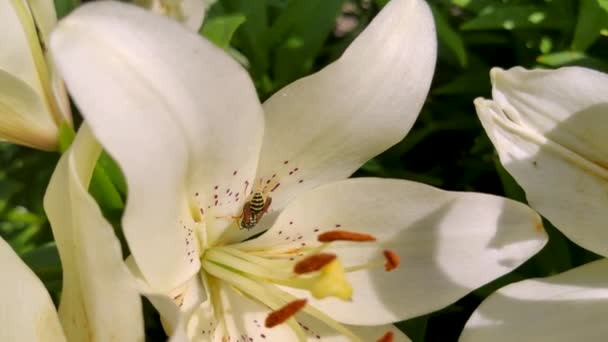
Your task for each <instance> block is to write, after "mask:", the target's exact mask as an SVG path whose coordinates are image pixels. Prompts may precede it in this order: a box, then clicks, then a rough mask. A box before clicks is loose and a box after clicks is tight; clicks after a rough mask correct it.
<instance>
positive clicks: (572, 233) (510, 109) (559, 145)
mask: <svg viewBox="0 0 608 342" xmlns="http://www.w3.org/2000/svg"><path fill="white" fill-rule="evenodd" d="M493 75H494V79H495V83H496V85H495V87H496V88H495V91H494V96H495V98H496V100H495V101H489V100H483V99H477V100H476V101H475V105H476V108H477V113H478V115H479V118H480V120H481V122H482V124H483V126H484V128H485V130H486V132H487V133H488V136H489V137H490V139H491V140H492V143H493V144H494V146H495V147H496V149H497V151H498V154H499V156H500V160H501V163H502V164H503V165H504V166H505V168H506V169H507V170H508V171H509V173H511V174H512V175H513V177H514V178H515V179H516V180H517V182H518V183H519V184H520V185H521V186H522V187H523V188H524V190H525V192H526V196H527V199H528V201H529V203H530V205H531V206H532V207H533V208H535V209H537V210H538V211H539V212H540V213H541V214H542V215H543V216H545V217H547V218H548V219H549V220H550V221H551V222H552V223H553V224H554V225H555V226H556V227H557V228H558V229H560V230H561V231H562V232H563V233H564V234H565V235H566V236H568V237H569V238H570V239H572V240H573V241H574V242H576V243H577V244H579V245H581V246H583V247H585V248H587V249H589V250H591V251H593V252H596V253H599V254H602V255H605V256H608V243H606V241H608V231H607V230H606V229H605V222H606V221H607V220H608V212H607V211H606V208H608V140H607V139H606V135H605V134H604V132H605V128H606V127H608V115H607V114H608V95H606V94H608V76H607V75H605V74H601V73H599V72H595V71H590V70H586V69H582V68H563V69H559V70H557V71H554V72H550V71H524V70H523V69H519V68H517V69H514V70H510V71H507V72H504V71H497V70H495V71H493ZM499 90H500V91H499ZM596 90H597V91H600V92H601V93H597V92H596ZM564 101H565V102H564ZM602 101H603V102H602Z"/></svg>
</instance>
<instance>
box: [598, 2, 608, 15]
mask: <svg viewBox="0 0 608 342" xmlns="http://www.w3.org/2000/svg"><path fill="white" fill-rule="evenodd" d="M597 4H598V5H600V7H601V8H603V9H604V11H606V12H608V0H597Z"/></svg>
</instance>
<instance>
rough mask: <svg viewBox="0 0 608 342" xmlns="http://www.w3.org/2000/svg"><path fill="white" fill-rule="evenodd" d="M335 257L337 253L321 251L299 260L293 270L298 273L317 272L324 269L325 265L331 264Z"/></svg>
mask: <svg viewBox="0 0 608 342" xmlns="http://www.w3.org/2000/svg"><path fill="white" fill-rule="evenodd" d="M335 259H336V255H335V254H330V253H320V254H315V255H311V256H309V257H308V258H306V259H304V260H301V261H300V262H298V263H297V264H296V265H295V266H294V268H293V272H294V273H297V274H304V273H310V272H315V271H318V270H320V269H322V268H323V267H325V265H327V264H329V263H330V262H332V261H334V260H335Z"/></svg>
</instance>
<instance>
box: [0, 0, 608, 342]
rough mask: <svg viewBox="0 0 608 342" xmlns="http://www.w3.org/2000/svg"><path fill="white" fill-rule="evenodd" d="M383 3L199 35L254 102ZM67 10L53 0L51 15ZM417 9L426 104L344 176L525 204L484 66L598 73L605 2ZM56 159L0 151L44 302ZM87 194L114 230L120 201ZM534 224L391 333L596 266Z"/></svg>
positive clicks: (308, 9)
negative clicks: (528, 236) (408, 125)
mask: <svg viewBox="0 0 608 342" xmlns="http://www.w3.org/2000/svg"><path fill="white" fill-rule="evenodd" d="M386 2H387V1H386V0H359V1H349V0H255V1H252V0H219V1H217V2H216V3H215V4H214V5H213V6H212V7H211V8H210V10H209V12H208V15H207V19H206V21H205V23H204V25H203V27H202V28H201V30H200V34H201V35H203V36H205V37H207V38H208V39H210V40H212V41H213V42H214V43H216V44H217V45H218V46H220V47H222V48H224V49H225V50H227V51H228V52H229V53H230V54H231V55H232V56H233V57H234V58H235V59H237V60H238V61H239V62H241V63H242V64H243V65H245V66H246V68H247V69H248V70H249V72H250V74H251V76H252V78H253V80H254V82H255V84H256V87H257V90H258V94H259V96H260V98H261V99H262V100H264V99H266V98H268V97H269V96H270V95H271V94H273V93H274V92H276V91H277V90H279V89H280V88H281V87H283V86H284V85H286V84H288V83H290V82H292V81H293V80H295V79H298V78H300V77H302V76H304V75H307V74H310V73H313V72H315V71H317V70H319V69H321V68H323V67H324V66H325V65H327V64H328V63H331V62H332V61H333V60H335V59H336V58H337V57H339V56H340V54H341V53H342V52H343V51H344V49H345V48H346V47H347V46H348V44H349V43H350V42H351V41H352V40H353V39H354V38H355V37H356V36H357V34H358V33H359V32H361V30H363V29H364V28H365V26H366V25H367V24H368V23H369V21H370V20H371V19H372V18H373V17H374V15H375V14H376V13H378V11H379V10H380V9H381V8H382V6H383V5H384V4H385V3H386ZM79 3H80V1H78V0H55V4H56V7H57V11H58V15H59V16H60V17H61V16H64V15H66V14H67V13H69V11H70V10H72V9H73V8H75V7H76V6H78V5H79ZM429 4H430V5H431V7H432V10H433V14H434V17H435V25H436V28H437V35H438V42H439V56H438V61H437V66H436V71H435V76H434V80H433V85H432V87H431V91H430V94H429V97H428V99H427V102H426V104H425V106H424V108H423V110H422V113H421V115H420V117H419V118H418V121H417V123H416V125H415V126H414V128H413V130H412V131H411V132H410V134H409V135H408V136H407V137H406V138H405V139H404V140H403V141H401V142H400V143H399V144H397V145H395V146H394V147H392V148H391V149H389V150H388V151H386V152H385V153H383V154H382V155H380V156H378V157H376V158H375V159H373V160H370V161H369V162H368V163H367V164H365V165H364V166H363V167H362V168H361V169H360V170H359V171H357V173H356V174H355V176H374V177H390V178H403V179H410V180H415V181H419V182H423V183H427V184H430V185H433V186H437V187H440V188H442V189H446V190H460V191H477V192H485V193H492V194H497V195H502V196H506V197H509V198H512V199H515V200H518V201H522V202H525V196H524V194H523V192H522V191H521V189H520V188H519V187H518V186H517V184H516V183H515V182H514V181H513V179H512V178H511V177H510V176H509V175H508V174H507V173H506V172H505V171H504V169H502V167H501V166H500V164H499V163H498V159H497V156H496V154H495V152H494V149H493V147H492V145H491V143H490V142H489V140H488V138H487V137H486V135H485V133H484V132H483V130H482V128H481V125H480V123H479V121H478V119H477V116H476V114H475V110H474V107H473V102H472V101H473V99H474V98H476V97H490V91H491V86H490V79H489V70H490V68H491V67H494V66H498V67H502V68H509V67H512V66H516V65H521V66H524V67H526V68H534V67H542V68H557V67H560V66H566V65H580V66H586V67H590V68H594V69H597V70H600V71H604V72H608V1H606V0H580V1H579V0H545V1H540V0H505V1H496V0H432V1H429ZM370 63H373V61H370ZM353 72H356V71H353ZM404 96H405V94H404ZM58 157H59V155H58V154H57V153H47V152H40V151H35V150H32V149H28V148H24V147H18V146H15V145H11V144H7V143H0V165H1V166H0V235H1V236H2V237H3V238H4V239H6V240H7V241H8V242H9V243H10V244H11V245H12V246H13V248H14V249H15V250H16V251H17V252H18V253H19V254H20V255H21V257H22V258H23V259H24V260H25V261H26V262H27V263H28V264H29V265H30V266H31V267H32V269H33V270H34V271H35V272H36V273H37V274H38V276H39V277H40V278H41V279H42V280H43V281H44V283H45V285H46V286H47V288H48V289H49V291H50V292H51V293H52V294H53V296H54V299H57V298H58V294H59V291H60V289H61V266H60V263H59V258H58V256H57V251H56V249H55V246H54V244H53V243H52V235H51V231H50V228H49V226H48V222H47V220H46V218H45V216H44V213H43V210H42V197H43V194H44V191H45V187H46V184H47V182H48V180H49V177H50V175H51V172H52V170H53V167H54V165H55V163H56V162H57V160H58ZM109 167H111V166H109ZM91 191H92V192H93V193H94V192H95V189H91ZM96 197H97V198H98V200H100V202H101V206H102V209H103V211H104V214H105V215H106V217H108V218H109V219H110V220H111V221H112V222H113V223H114V225H115V227H116V228H117V231H119V228H120V227H119V221H120V214H121V210H122V205H123V203H124V198H123V196H122V195H121V194H120V193H118V194H97V196H96ZM545 227H546V229H547V231H548V232H549V235H550V241H549V244H548V245H547V246H546V247H545V248H544V249H543V251H541V252H540V253H539V254H538V255H537V256H535V257H534V258H532V259H531V260H530V261H528V262H527V263H525V264H524V265H523V266H521V267H520V268H519V269H517V270H516V271H515V272H513V273H511V274H509V275H506V276H504V277H502V278H500V279H498V280H496V281H494V282H492V283H490V284H488V285H486V286H484V287H483V288H481V289H479V290H477V291H475V292H474V293H472V294H470V295H468V296H466V297H465V298H463V299H461V300H459V301H458V302H456V303H454V304H453V305H451V306H449V307H447V308H445V309H443V310H441V311H438V312H435V313H432V314H429V315H426V316H422V317H418V318H415V319H411V320H408V321H405V322H402V323H400V324H399V327H400V328H402V329H403V330H404V331H405V332H406V333H407V334H408V335H409V336H410V338H412V339H413V340H414V341H455V340H457V338H458V336H459V332H460V330H461V329H462V327H463V325H464V323H465V322H466V320H467V319H468V317H469V316H470V314H471V313H472V312H473V310H474V309H475V308H476V306H477V305H478V304H479V303H480V302H481V301H482V300H483V298H485V297H487V296H488V295H489V294H490V293H491V292H493V291H494V290H496V289H497V288H499V287H502V286H504V285H506V284H508V283H511V282H514V281H518V280H521V279H524V278H530V277H539V276H547V275H550V274H555V273H558V272H562V271H564V270H567V269H570V268H572V267H574V266H577V265H580V264H583V263H586V262H589V261H591V260H594V259H596V258H597V256H596V255H594V254H592V253H590V252H588V251H585V250H584V249H582V248H580V247H578V246H576V245H574V244H573V243H572V242H570V241H569V240H568V239H567V238H565V237H564V236H563V235H562V234H561V233H559V232H558V231H557V230H555V229H554V228H553V227H551V226H550V224H549V223H548V222H545ZM146 329H147V333H148V335H149V336H148V338H149V340H150V341H164V340H165V339H166V337H165V335H164V333H163V331H162V328H161V327H160V322H159V320H158V316H157V315H156V314H155V313H154V311H153V310H152V309H151V308H150V307H149V305H147V304H146Z"/></svg>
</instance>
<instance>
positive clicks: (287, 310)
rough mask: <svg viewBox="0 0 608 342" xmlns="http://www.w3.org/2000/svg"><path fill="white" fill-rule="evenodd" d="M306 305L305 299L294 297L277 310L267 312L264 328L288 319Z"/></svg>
mask: <svg viewBox="0 0 608 342" xmlns="http://www.w3.org/2000/svg"><path fill="white" fill-rule="evenodd" d="M304 305H306V299H296V300H294V301H293V302H291V303H287V305H285V306H283V307H282V308H280V309H278V310H277V311H273V312H271V313H270V314H268V317H266V321H265V322H264V325H265V326H266V328H272V327H274V326H277V325H279V324H281V323H283V322H285V321H286V320H288V319H289V318H290V317H291V316H293V315H295V314H296V313H297V312H298V311H300V310H302V308H303V307H304Z"/></svg>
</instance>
